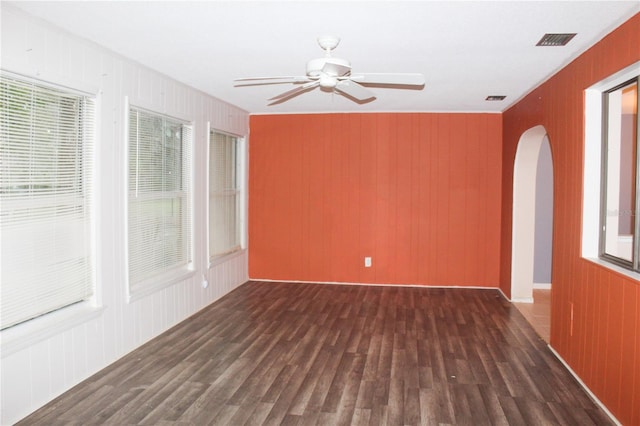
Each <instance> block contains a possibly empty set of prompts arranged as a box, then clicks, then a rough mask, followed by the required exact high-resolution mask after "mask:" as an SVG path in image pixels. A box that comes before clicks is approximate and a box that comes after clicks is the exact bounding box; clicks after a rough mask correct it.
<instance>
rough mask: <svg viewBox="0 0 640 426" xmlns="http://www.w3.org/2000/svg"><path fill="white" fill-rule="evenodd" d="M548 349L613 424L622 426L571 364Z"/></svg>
mask: <svg viewBox="0 0 640 426" xmlns="http://www.w3.org/2000/svg"><path fill="white" fill-rule="evenodd" d="M547 347H548V348H549V350H550V351H551V353H552V354H554V355H555V357H556V358H558V360H560V362H561V363H562V365H564V366H565V368H566V369H567V370H569V373H571V375H572V376H573V378H574V379H576V381H577V382H578V383H579V384H580V386H582V389H584V390H585V392H587V393H588V394H589V396H590V397H591V399H593V401H594V402H595V403H596V404H598V406H599V407H600V408H602V411H604V412H605V413H606V414H607V416H609V418H610V419H611V421H612V422H614V423H615V424H616V425H618V426H622V423H620V422H619V421H618V419H616V417H615V416H614V415H613V414H611V411H609V409H608V408H607V407H606V406H605V405H604V404H603V403H602V401H600V400H599V399H598V397H596V396H595V395H594V394H593V392H591V389H589V387H588V386H587V385H586V384H585V383H584V382H583V381H582V379H580V377H579V376H578V375H577V374H576V372H575V371H573V369H572V368H571V367H569V364H567V363H566V361H565V360H564V359H563V358H562V357H561V356H560V354H559V353H558V352H556V351H555V349H553V348H552V347H551V345H547Z"/></svg>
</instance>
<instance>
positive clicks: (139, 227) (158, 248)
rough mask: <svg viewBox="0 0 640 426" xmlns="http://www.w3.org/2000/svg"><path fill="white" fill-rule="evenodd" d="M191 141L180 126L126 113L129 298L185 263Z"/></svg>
mask: <svg viewBox="0 0 640 426" xmlns="http://www.w3.org/2000/svg"><path fill="white" fill-rule="evenodd" d="M191 141H192V130H191V127H190V126H188V125H186V123H183V122H180V121H177V120H175V119H172V118H169V117H165V116H162V115H158V114H155V113H151V112H148V111H144V110H140V109H136V108H131V109H130V111H129V179H128V180H129V291H130V294H131V293H135V292H136V291H139V290H141V289H144V288H147V287H149V286H154V285H155V284H157V282H158V281H163V280H166V279H169V278H168V277H170V276H171V275H176V274H179V273H184V272H185V271H186V270H188V268H189V266H190V264H191V260H192V256H191V144H192V142H191Z"/></svg>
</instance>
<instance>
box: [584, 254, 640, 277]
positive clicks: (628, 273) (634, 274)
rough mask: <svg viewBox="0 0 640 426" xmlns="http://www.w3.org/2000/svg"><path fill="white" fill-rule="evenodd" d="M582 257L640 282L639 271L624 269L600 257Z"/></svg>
mask: <svg viewBox="0 0 640 426" xmlns="http://www.w3.org/2000/svg"><path fill="white" fill-rule="evenodd" d="M583 259H584V260H586V261H589V262H591V263H595V264H596V265H598V266H602V267H603V268H606V269H609V270H611V271H613V272H616V273H617V274H619V275H622V276H623V277H625V278H630V279H632V280H634V281H638V282H640V273H638V272H634V271H630V270H629V269H625V268H623V267H622V266H618V265H616V264H614V263H611V262H607V261H606V260H602V259H600V258H593V257H583Z"/></svg>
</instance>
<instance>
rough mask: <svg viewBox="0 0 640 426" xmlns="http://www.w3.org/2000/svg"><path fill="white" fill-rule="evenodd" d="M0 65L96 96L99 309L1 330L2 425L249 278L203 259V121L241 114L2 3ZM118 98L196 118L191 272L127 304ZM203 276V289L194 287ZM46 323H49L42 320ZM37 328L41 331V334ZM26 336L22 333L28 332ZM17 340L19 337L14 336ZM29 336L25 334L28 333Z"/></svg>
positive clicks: (231, 127)
mask: <svg viewBox="0 0 640 426" xmlns="http://www.w3.org/2000/svg"><path fill="white" fill-rule="evenodd" d="M0 28H1V31H2V36H1V37H0V39H1V43H2V44H1V51H2V64H1V65H2V69H3V70H5V71H11V72H14V73H18V74H21V75H24V76H26V77H29V78H34V79H39V80H43V81H46V82H49V83H53V84H56V85H61V86H65V87H70V88H73V89H76V90H80V91H85V92H88V93H90V94H93V95H95V96H97V97H98V102H97V103H98V113H97V124H98V126H97V128H98V137H97V143H96V158H97V160H96V161H97V162H96V167H95V169H96V175H97V176H96V177H97V179H96V185H95V188H96V193H97V195H96V198H95V200H96V207H97V211H96V220H95V222H96V268H97V273H96V276H97V284H96V292H97V294H98V297H97V299H98V300H97V305H98V306H101V307H102V308H103V310H102V311H101V313H100V314H99V315H98V316H97V317H96V318H94V319H91V320H88V321H86V322H82V323H79V324H75V325H70V326H69V327H65V328H61V329H59V330H58V329H57V328H55V327H54V328H52V329H51V330H53V331H51V330H49V331H50V333H49V334H47V336H48V337H45V338H41V339H36V340H35V341H33V342H31V343H30V344H28V345H27V346H25V347H23V348H21V349H20V348H18V349H14V350H11V351H8V350H7V348H8V347H9V346H10V345H8V343H10V342H8V341H7V339H5V336H6V334H5V333H4V332H3V333H2V334H0V340H1V343H0V344H1V345H2V350H1V351H0V352H1V358H2V359H1V364H0V369H1V374H0V377H1V379H0V380H1V381H0V393H1V402H0V424H3V425H4V424H13V423H14V422H16V421H17V420H19V419H20V418H22V417H24V416H26V415H27V414H29V413H30V412H31V411H33V410H35V409H37V408H39V407H40V406H42V405H44V404H45V403H47V402H49V401H50V400H52V399H53V398H55V397H57V396H58V395H60V394H61V393H62V392H64V391H66V390H68V389H69V388H70V387H72V386H73V385H75V384H77V383H79V382H80V381H82V380H83V379H85V378H87V377H88V376H89V375H91V374H93V373H95V372H97V371H98V370H100V369H101V368H104V367H106V366H107V365H108V364H110V363H111V362H113V361H115V360H116V359H117V358H119V357H121V356H123V355H124V354H126V353H127V352H129V351H131V350H133V349H135V348H136V347H138V346H140V345H141V344H143V343H144V342H146V341H148V340H150V339H151V338H153V337H155V336H156V335H158V334H159V333H161V332H163V331H164V330H166V329H168V328H169V327H171V326H173V325H175V324H177V323H178V322H179V321H181V320H183V319H185V318H187V317H188V316H190V315H192V314H193V313H195V312H196V311H198V310H200V309H201V308H203V307H204V306H206V305H208V304H209V303H211V302H212V301H214V300H216V299H217V298H219V297H221V296H222V295H224V294H225V293H227V292H229V291H231V290H232V289H233V288H235V287H236V286H238V285H239V284H242V283H243V282H245V281H246V280H247V255H246V253H244V254H242V255H240V256H237V257H235V258H233V259H230V260H229V261H228V262H224V263H221V264H219V265H216V266H214V267H212V268H209V267H208V259H206V242H207V239H206V229H207V228H206V215H205V214H204V211H205V210H204V208H205V205H206V202H205V197H206V195H207V194H206V186H205V184H204V183H205V182H207V174H206V173H207V172H206V158H207V155H206V152H207V151H206V149H207V145H206V143H207V142H206V123H207V122H208V121H210V122H211V125H212V127H214V128H216V129H220V130H224V131H227V132H230V133H234V134H238V135H245V134H247V133H248V124H249V119H248V114H247V113H246V112H245V111H242V110H239V109H238V108H236V107H234V106H232V105H229V104H227V103H225V102H221V101H219V100H217V99H214V98H211V97H208V96H206V95H204V94H203V93H201V92H199V91H196V90H194V89H191V88H189V87H187V86H185V85H183V84H181V83H178V82H175V81H173V80H170V79H169V78H167V77H166V76H164V75H161V74H159V73H157V72H155V71H153V70H150V69H147V68H144V67H142V66H141V65H139V64H137V63H134V62H131V61H128V60H127V59H125V58H122V57H120V56H119V55H117V54H115V53H113V52H110V51H107V50H105V49H103V48H101V47H98V46H96V45H94V44H92V43H90V42H88V41H86V40H83V39H79V38H76V37H74V36H72V35H70V34H68V33H67V32H65V31H64V30H62V29H59V28H56V27H54V26H51V25H48V24H44V23H43V22H42V21H41V20H38V19H33V18H31V17H29V16H28V15H26V14H24V13H23V12H21V11H19V10H17V9H14V8H12V7H11V6H10V5H5V4H3V5H2V14H1V24H0ZM125 96H128V97H129V98H130V100H131V102H132V103H133V104H137V105H140V104H144V106H146V107H147V108H150V109H152V110H155V111H158V112H161V113H167V114H171V115H175V116H181V117H186V118H189V119H191V120H193V123H194V126H195V146H194V154H195V155H194V158H195V164H194V168H195V172H194V182H195V196H194V203H195V204H194V211H195V217H194V231H195V232H194V234H195V239H194V247H195V252H194V253H195V254H194V256H195V258H194V261H195V265H196V266H195V269H196V271H195V274H194V276H193V277H192V278H190V279H188V280H185V281H183V282H178V283H175V284H173V285H171V286H169V287H166V288H165V289H163V290H161V291H158V292H156V293H154V294H152V295H150V296H148V297H144V298H142V299H140V300H137V301H135V302H131V303H127V301H126V288H125V280H126V274H127V269H126V267H125V266H126V264H125V257H124V253H126V245H125V239H124V236H125V234H126V222H125V220H124V218H125V200H126V190H125V186H126V185H125V184H126V182H125V176H126V174H125V167H126V164H125V162H124V152H125V150H126V141H125V135H124V127H123V120H124V117H125V111H124V106H125ZM202 278H207V279H208V282H209V286H208V288H206V289H204V288H203V287H202V286H201V282H202ZM45 322H46V321H45ZM38 331H41V330H38ZM25 334H28V333H25ZM19 337H22V338H24V337H25V336H19ZM26 337H29V336H28V335H27V336H26Z"/></svg>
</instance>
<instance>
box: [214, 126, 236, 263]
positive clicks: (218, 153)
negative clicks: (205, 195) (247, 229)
mask: <svg viewBox="0 0 640 426" xmlns="http://www.w3.org/2000/svg"><path fill="white" fill-rule="evenodd" d="M240 151H241V149H240V140H239V138H237V137H236V136H232V135H228V134H225V133H220V132H216V131H212V132H210V134H209V258H210V260H213V259H215V258H217V257H220V256H224V255H225V254H229V253H232V252H234V251H237V250H240V248H241V246H242V244H241V210H242V207H241V205H242V203H241V201H242V200H241V191H240V182H241V174H240V172H239V170H240V167H239V165H240V163H239V160H240V158H241V155H240Z"/></svg>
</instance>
